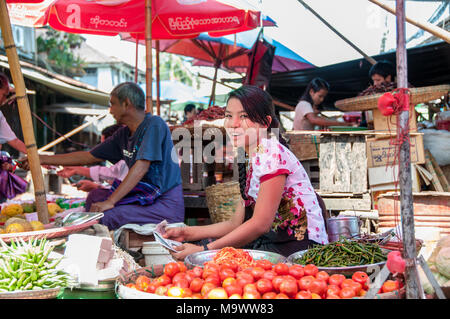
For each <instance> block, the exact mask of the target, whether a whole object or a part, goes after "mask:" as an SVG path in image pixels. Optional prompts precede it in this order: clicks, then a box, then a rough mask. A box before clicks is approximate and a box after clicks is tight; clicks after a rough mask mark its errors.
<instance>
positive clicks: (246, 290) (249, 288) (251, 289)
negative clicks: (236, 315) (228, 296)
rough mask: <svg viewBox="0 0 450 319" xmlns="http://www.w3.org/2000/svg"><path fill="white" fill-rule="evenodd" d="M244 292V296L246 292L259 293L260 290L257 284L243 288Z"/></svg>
mask: <svg viewBox="0 0 450 319" xmlns="http://www.w3.org/2000/svg"><path fill="white" fill-rule="evenodd" d="M242 291H243V292H244V294H245V293H246V292H250V291H258V289H256V284H246V285H245V286H244V287H243V288H242Z"/></svg>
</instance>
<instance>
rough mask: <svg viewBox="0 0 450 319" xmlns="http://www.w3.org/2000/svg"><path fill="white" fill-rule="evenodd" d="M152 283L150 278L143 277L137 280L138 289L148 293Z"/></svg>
mask: <svg viewBox="0 0 450 319" xmlns="http://www.w3.org/2000/svg"><path fill="white" fill-rule="evenodd" d="M150 283H151V279H150V278H149V277H147V276H143V275H141V276H139V277H138V278H137V279H136V283H135V285H136V289H137V290H140V291H147V289H148V286H149V285H150Z"/></svg>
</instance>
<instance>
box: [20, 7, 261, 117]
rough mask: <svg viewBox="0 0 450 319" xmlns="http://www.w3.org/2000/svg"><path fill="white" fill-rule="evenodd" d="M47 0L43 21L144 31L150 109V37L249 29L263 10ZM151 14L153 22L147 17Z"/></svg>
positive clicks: (104, 30)
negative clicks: (49, 2)
mask: <svg viewBox="0 0 450 319" xmlns="http://www.w3.org/2000/svg"><path fill="white" fill-rule="evenodd" d="M14 1H15V0H12V2H14ZM35 1H38V0H35ZM242 4H245V7H243V6H242ZM41 5H46V3H42V4H41ZM47 6H48V10H47V11H46V16H45V21H46V23H47V24H48V25H50V26H51V27H52V28H54V29H56V30H60V31H65V32H70V33H83V34H97V35H117V34H118V33H120V32H128V33H132V34H133V33H134V34H146V36H145V38H146V39H145V41H146V47H147V51H146V52H147V56H146V61H147V71H150V72H147V86H146V88H147V91H146V92H147V111H150V112H151V108H150V105H151V101H152V100H151V83H150V82H151V80H150V79H151V69H152V66H151V55H152V53H151V39H152V38H153V39H174V38H175V39H181V38H194V37H196V36H197V35H199V34H200V33H201V32H210V34H211V35H217V36H220V35H224V34H231V33H236V32H241V31H246V30H250V29H253V28H255V27H258V26H259V23H260V12H259V11H256V10H250V9H248V7H249V5H248V4H247V3H246V2H245V1H242V0H239V1H238V0H55V1H54V2H53V3H52V4H51V5H47ZM149 17H151V23H147V22H146V21H150V20H147V19H148V18H149ZM34 26H39V25H34ZM41 26H42V25H41Z"/></svg>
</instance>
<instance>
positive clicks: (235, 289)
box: [224, 284, 243, 296]
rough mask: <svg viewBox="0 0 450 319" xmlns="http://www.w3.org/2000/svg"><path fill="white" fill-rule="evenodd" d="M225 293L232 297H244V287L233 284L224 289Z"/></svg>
mask: <svg viewBox="0 0 450 319" xmlns="http://www.w3.org/2000/svg"><path fill="white" fill-rule="evenodd" d="M224 289H225V291H226V292H227V294H228V296H232V295H239V296H241V295H242V292H243V291H242V287H241V286H239V285H238V284H231V285H228V286H225V287H224Z"/></svg>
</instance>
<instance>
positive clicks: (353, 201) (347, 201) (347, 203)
mask: <svg viewBox="0 0 450 319" xmlns="http://www.w3.org/2000/svg"><path fill="white" fill-rule="evenodd" d="M321 197H322V199H323V201H324V202H325V206H326V207H327V209H328V210H363V211H370V210H372V201H371V199H370V195H369V194H363V198H351V197H349V198H327V197H323V196H322V195H321Z"/></svg>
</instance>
